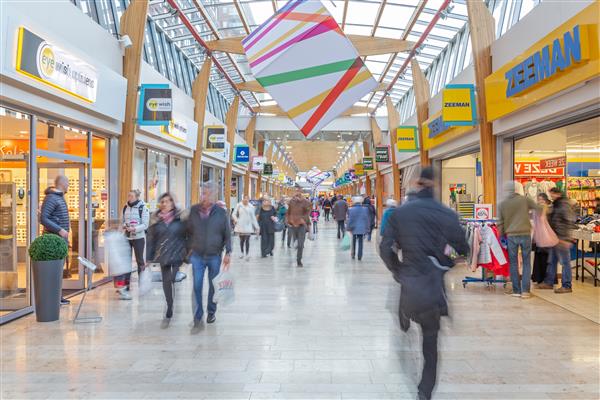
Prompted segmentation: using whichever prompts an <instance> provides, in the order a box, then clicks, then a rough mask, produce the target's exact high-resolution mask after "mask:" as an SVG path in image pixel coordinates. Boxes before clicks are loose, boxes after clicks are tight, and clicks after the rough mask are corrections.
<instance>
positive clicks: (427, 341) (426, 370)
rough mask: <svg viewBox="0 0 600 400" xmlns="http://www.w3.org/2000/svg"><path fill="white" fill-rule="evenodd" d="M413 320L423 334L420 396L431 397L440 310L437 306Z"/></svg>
mask: <svg viewBox="0 0 600 400" xmlns="http://www.w3.org/2000/svg"><path fill="white" fill-rule="evenodd" d="M413 320H414V321H415V322H416V323H417V324H419V325H421V331H422V335H423V359H424V363H423V372H422V374H421V382H419V394H420V395H421V397H424V398H426V399H431V394H432V393H433V389H434V388H435V383H436V381H437V362H438V332H439V330H440V310H439V309H438V308H434V309H431V310H429V311H426V312H423V313H420V314H417V315H416V316H415V317H413Z"/></svg>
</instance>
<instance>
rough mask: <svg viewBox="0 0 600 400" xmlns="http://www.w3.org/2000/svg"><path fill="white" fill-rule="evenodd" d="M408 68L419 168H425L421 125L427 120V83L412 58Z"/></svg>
mask: <svg viewBox="0 0 600 400" xmlns="http://www.w3.org/2000/svg"><path fill="white" fill-rule="evenodd" d="M410 67H411V69H412V75H413V88H414V92H415V104H416V109H417V125H418V128H419V129H418V130H419V155H420V158H421V166H422V167H427V166H429V165H430V164H431V161H430V160H429V155H428V153H427V150H425V148H424V147H423V143H424V141H423V124H424V123H425V121H427V118H429V97H430V93H431V92H430V90H429V82H428V81H427V78H426V77H425V74H424V73H423V71H421V67H419V63H418V62H417V60H415V59H414V58H413V59H412V60H411V61H410Z"/></svg>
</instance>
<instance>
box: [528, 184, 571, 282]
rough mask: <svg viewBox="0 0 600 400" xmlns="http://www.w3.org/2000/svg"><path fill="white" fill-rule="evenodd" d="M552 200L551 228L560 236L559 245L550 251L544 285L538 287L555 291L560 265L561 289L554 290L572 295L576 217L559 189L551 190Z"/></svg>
mask: <svg viewBox="0 0 600 400" xmlns="http://www.w3.org/2000/svg"><path fill="white" fill-rule="evenodd" d="M550 197H551V198H552V211H551V212H550V217H549V222H550V227H551V228H552V230H553V231H554V233H556V236H558V244H557V245H556V246H554V247H552V248H551V249H550V255H549V259H548V269H547V270H546V278H545V279H544V283H541V284H539V285H537V288H538V289H554V281H555V279H556V269H557V266H558V263H559V262H560V264H561V265H562V278H561V283H562V285H561V287H560V288H557V289H554V293H559V294H562V293H571V292H572V291H573V289H572V288H571V280H572V274H571V251H570V250H571V246H572V245H573V239H572V238H571V231H572V230H573V229H574V228H575V215H574V213H573V209H572V208H571V205H570V204H569V200H568V199H567V198H566V197H564V196H563V193H562V192H561V191H560V189H558V188H552V189H550Z"/></svg>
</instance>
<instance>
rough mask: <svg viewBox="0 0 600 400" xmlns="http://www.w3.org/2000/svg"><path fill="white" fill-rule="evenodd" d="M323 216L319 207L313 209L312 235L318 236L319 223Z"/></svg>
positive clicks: (311, 215)
mask: <svg viewBox="0 0 600 400" xmlns="http://www.w3.org/2000/svg"><path fill="white" fill-rule="evenodd" d="M320 216H321V212H320V211H319V208H318V207H317V206H314V207H313V209H312V210H311V211H310V221H311V223H312V229H313V231H312V233H313V235H316V234H317V231H318V228H317V226H318V223H319V217H320Z"/></svg>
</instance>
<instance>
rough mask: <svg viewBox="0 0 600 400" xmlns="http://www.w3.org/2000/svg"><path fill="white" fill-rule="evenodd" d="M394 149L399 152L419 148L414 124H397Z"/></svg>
mask: <svg viewBox="0 0 600 400" xmlns="http://www.w3.org/2000/svg"><path fill="white" fill-rule="evenodd" d="M396 149H398V151H399V152H401V153H403V152H412V151H418V150H419V140H418V136H417V127H416V126H399V127H398V128H396Z"/></svg>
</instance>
